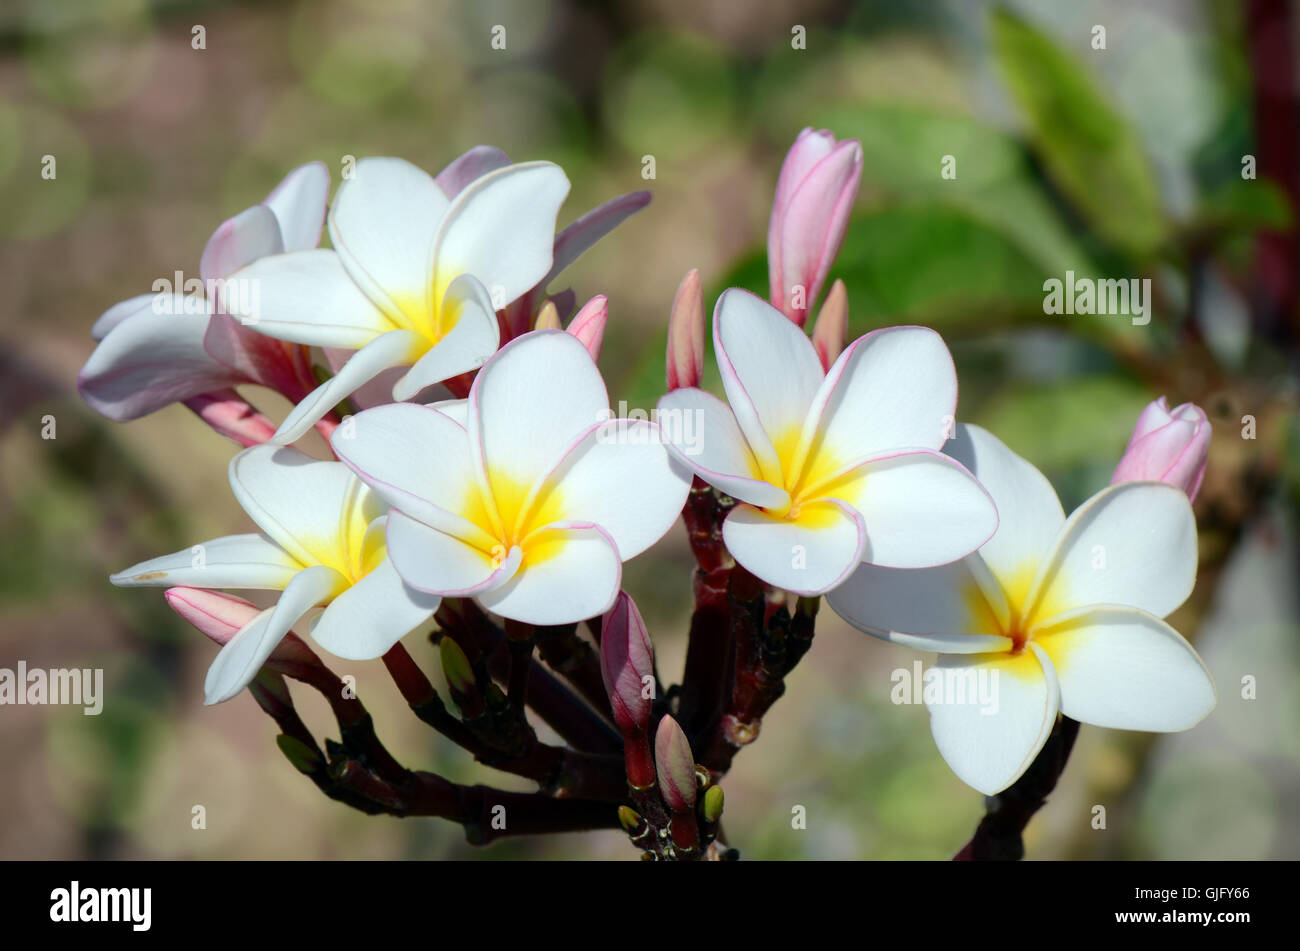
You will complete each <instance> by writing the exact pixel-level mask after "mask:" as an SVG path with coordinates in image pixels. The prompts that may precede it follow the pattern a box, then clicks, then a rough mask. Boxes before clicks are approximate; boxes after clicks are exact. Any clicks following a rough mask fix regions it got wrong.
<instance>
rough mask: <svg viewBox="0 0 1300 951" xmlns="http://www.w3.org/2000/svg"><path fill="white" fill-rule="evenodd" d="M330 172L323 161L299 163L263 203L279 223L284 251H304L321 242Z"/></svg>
mask: <svg viewBox="0 0 1300 951" xmlns="http://www.w3.org/2000/svg"><path fill="white" fill-rule="evenodd" d="M329 191H330V172H329V169H328V168H326V167H325V163H324V162H308V163H307V164H306V165H299V166H298V167H297V168H295V169H294V170H293V171H292V172H290V173H289V174H288V175H286V176H284V178H283V179H281V181H280V184H278V185H276V186H275V188H274V189H272V191H271V194H269V195H267V196H266V200H265V201H263V202H262V204H264V205H266V207H268V208H270V209H271V211H272V212H273V213H274V214H275V218H276V221H277V222H279V224H280V234H281V236H282V239H283V244H284V250H286V251H305V250H307V249H308V248H314V247H316V245H318V244H320V234H321V228H322V227H324V225H325V208H326V202H327V201H328V199H329Z"/></svg>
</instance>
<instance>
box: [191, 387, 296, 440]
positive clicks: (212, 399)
mask: <svg viewBox="0 0 1300 951" xmlns="http://www.w3.org/2000/svg"><path fill="white" fill-rule="evenodd" d="M185 405H186V406H187V407H188V408H189V409H190V410H192V411H193V412H194V413H195V414H196V415H197V416H198V417H199V419H201V420H203V421H204V422H205V423H207V424H208V425H209V426H211V427H212V428H213V429H215V430H216V431H217V432H219V433H220V434H221V435H223V436H228V437H229V438H231V439H233V440H234V441H235V442H237V443H239V444H240V445H241V446H243V447H245V448H247V447H249V446H260V445H261V444H262V443H264V442H266V441H267V440H268V439H270V438H271V437H272V436H274V435H275V424H274V423H273V422H271V421H270V420H269V419H267V418H266V417H265V416H263V415H262V414H261V413H259V412H258V411H257V410H255V409H253V407H252V405H250V404H249V402H248V401H247V400H245V399H244V398H243V397H241V396H240V395H239V394H238V393H236V392H235V391H234V390H233V389H227V390H218V391H216V392H213V393H200V394H199V395H198V396H191V397H190V398H189V399H187V400H185Z"/></svg>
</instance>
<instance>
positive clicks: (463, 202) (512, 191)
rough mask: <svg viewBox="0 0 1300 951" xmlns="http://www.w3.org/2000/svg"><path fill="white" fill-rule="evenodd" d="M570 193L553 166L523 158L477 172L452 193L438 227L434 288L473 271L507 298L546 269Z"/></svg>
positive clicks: (500, 297) (498, 297)
mask: <svg viewBox="0 0 1300 951" xmlns="http://www.w3.org/2000/svg"><path fill="white" fill-rule="evenodd" d="M568 193H569V180H568V179H567V178H566V177H565V175H564V172H563V171H562V170H561V169H560V167H559V166H558V165H553V164H552V163H550V162H525V163H523V164H521V165H510V166H507V167H506V168H501V169H497V170H496V171H494V172H489V173H488V174H486V175H484V176H482V177H481V178H479V179H477V180H475V181H474V182H473V183H471V184H470V185H468V186H467V187H466V188H465V190H464V191H462V192H461V193H460V194H459V195H457V196H456V199H455V201H453V202H452V203H451V207H450V208H448V209H447V214H446V216H445V217H444V218H443V220H442V225H441V228H440V229H439V231H438V238H437V242H436V245H435V250H434V257H433V275H434V281H433V286H434V287H446V286H448V285H449V284H450V283H451V282H452V281H453V280H455V279H456V278H457V277H459V276H460V275H461V274H473V275H474V276H475V277H477V278H478V279H479V280H480V281H482V282H483V285H484V286H485V287H486V288H487V289H488V293H489V294H490V295H491V297H492V299H493V300H494V301H498V302H504V303H509V302H510V301H512V300H514V299H515V298H516V297H518V296H519V295H520V294H522V293H524V292H525V291H527V290H528V289H529V288H531V287H533V285H535V284H536V283H537V282H538V281H540V280H541V279H542V278H543V277H545V276H546V273H547V272H548V271H549V270H550V269H551V262H552V247H553V245H554V243H555V217H556V215H557V214H558V213H559V210H560V205H561V204H563V202H564V199H565V196H566V195H568Z"/></svg>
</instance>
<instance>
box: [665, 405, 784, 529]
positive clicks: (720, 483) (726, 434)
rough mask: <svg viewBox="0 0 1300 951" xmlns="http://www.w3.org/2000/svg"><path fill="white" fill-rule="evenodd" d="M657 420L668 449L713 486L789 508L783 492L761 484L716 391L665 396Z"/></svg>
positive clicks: (737, 426) (755, 464)
mask: <svg viewBox="0 0 1300 951" xmlns="http://www.w3.org/2000/svg"><path fill="white" fill-rule="evenodd" d="M656 418H657V419H658V421H659V428H660V431H661V432H662V434H663V438H664V444H665V445H666V446H667V447H668V449H669V451H670V452H672V453H673V455H675V456H676V457H677V458H678V460H680V461H681V462H682V463H683V464H685V465H687V466H689V467H690V468H691V470H692V471H694V472H695V474H696V475H698V476H699V477H700V478H701V479H703V480H704V481H705V482H707V483H709V485H712V486H714V487H715V488H718V489H720V490H722V491H723V492H725V493H726V494H727V495H730V496H732V497H733V498H737V499H740V500H741V501H742V502H748V503H750V504H751V505H758V506H761V507H763V508H771V509H779V510H784V509H785V508H787V507H788V506H789V505H790V496H789V494H788V493H787V492H786V491H785V489H782V488H780V487H779V486H775V485H773V484H772V483H770V482H765V481H764V480H763V476H762V473H761V471H760V470H759V466H758V462H757V461H756V460H755V459H754V454H753V453H752V452H751V451H750V448H749V444H748V443H747V442H745V437H744V435H743V434H742V433H741V431H740V424H739V423H738V422H737V421H736V416H735V414H734V413H733V412H732V411H731V407H729V406H728V405H727V404H726V403H724V402H722V400H720V399H718V398H717V397H716V396H714V395H713V394H712V393H706V392H705V391H704V390H698V389H695V388H694V387H683V388H681V389H676V390H672V391H671V392H669V393H665V394H664V395H663V396H662V397H660V399H659V406H658V409H657V412H656Z"/></svg>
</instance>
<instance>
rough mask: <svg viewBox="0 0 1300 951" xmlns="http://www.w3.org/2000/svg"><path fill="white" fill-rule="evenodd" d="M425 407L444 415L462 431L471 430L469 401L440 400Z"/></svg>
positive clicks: (426, 404)
mask: <svg viewBox="0 0 1300 951" xmlns="http://www.w3.org/2000/svg"><path fill="white" fill-rule="evenodd" d="M424 405H425V406H427V407H429V409H432V410H437V411H438V412H439V413H442V415H443V416H446V417H448V418H449V419H451V420H452V421H453V422H455V423H456V425H458V426H460V427H461V428H462V429H468V428H469V400H438V401H437V402H435V403H425V404H424Z"/></svg>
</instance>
